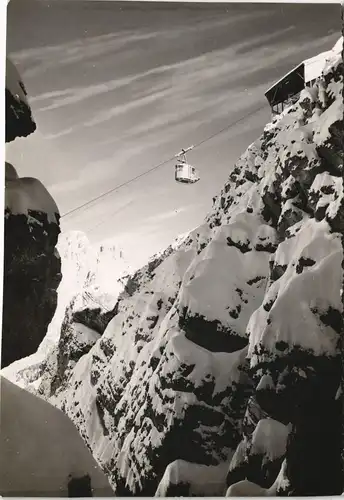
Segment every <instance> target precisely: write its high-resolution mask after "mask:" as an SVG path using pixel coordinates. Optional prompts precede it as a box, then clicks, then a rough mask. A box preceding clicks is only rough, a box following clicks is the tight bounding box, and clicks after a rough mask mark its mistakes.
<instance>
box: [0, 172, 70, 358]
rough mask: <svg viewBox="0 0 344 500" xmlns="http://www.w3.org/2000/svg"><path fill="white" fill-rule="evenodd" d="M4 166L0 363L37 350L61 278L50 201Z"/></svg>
mask: <svg viewBox="0 0 344 500" xmlns="http://www.w3.org/2000/svg"><path fill="white" fill-rule="evenodd" d="M6 170H7V171H8V175H7V177H6V185H5V230H4V231H5V247H4V294H3V328H2V360H1V365H2V367H4V366H7V365H9V364H10V363H12V362H13V361H15V360H17V359H20V358H23V357H25V356H28V355H29V354H32V353H33V352H35V351H36V350H37V348H38V346H39V344H40V343H41V342H42V340H43V338H44V336H45V335H46V332H47V328H48V325H49V323H50V321H51V318H52V317H53V315H54V313H55V309H56V305H57V293H56V290H57V287H58V285H59V283H60V280H61V272H60V258H59V255H58V253H57V251H56V249H55V246H56V243H57V238H58V234H59V231H60V229H59V214H58V209H57V207H56V205H55V202H54V200H53V199H52V198H51V196H50V195H49V193H48V192H47V190H46V189H45V187H44V186H43V185H42V184H41V183H40V182H39V181H38V180H37V179H31V178H18V176H17V175H15V173H14V172H15V171H14V169H13V167H12V166H8V164H7V165H6Z"/></svg>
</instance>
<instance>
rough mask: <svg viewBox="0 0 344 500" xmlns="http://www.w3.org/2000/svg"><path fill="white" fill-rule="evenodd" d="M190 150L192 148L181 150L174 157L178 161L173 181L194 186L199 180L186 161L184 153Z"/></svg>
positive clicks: (195, 171) (197, 174) (195, 170)
mask: <svg viewBox="0 0 344 500" xmlns="http://www.w3.org/2000/svg"><path fill="white" fill-rule="evenodd" d="M191 149H193V146H190V147H189V148H187V149H182V150H181V151H180V152H179V153H178V154H177V155H176V156H175V157H176V158H177V159H178V161H177V163H176V166H175V180H176V181H177V182H181V183H183V184H194V183H195V182H197V181H199V180H200V177H199V173H198V171H197V169H196V168H195V167H193V166H192V165H189V163H188V162H187V159H186V153H187V152H188V151H190V150H191Z"/></svg>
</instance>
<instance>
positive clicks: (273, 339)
mask: <svg viewBox="0 0 344 500" xmlns="http://www.w3.org/2000/svg"><path fill="white" fill-rule="evenodd" d="M342 44H343V39H340V40H339V41H338V43H337V44H336V46H335V47H334V48H333V50H332V51H331V53H330V54H329V57H328V60H327V62H326V66H325V68H324V70H323V75H322V77H321V78H319V79H318V80H317V81H316V83H315V85H314V86H313V87H312V88H307V89H305V90H304V91H303V92H302V93H301V96H300V99H299V100H298V102H297V103H295V104H294V105H292V106H290V107H289V108H288V109H286V110H285V111H284V112H283V113H282V115H279V116H277V117H275V118H274V120H273V121H272V123H270V124H269V125H268V126H267V127H266V128H265V130H264V133H263V134H262V136H261V137H260V138H259V139H257V141H255V142H254V143H253V144H251V145H250V146H249V147H248V149H247V151H246V152H245V153H244V154H243V155H242V157H241V158H240V159H239V160H238V162H237V163H236V165H235V167H234V168H233V169H232V171H231V173H230V176H229V179H228V182H227V183H226V185H225V186H224V188H223V190H222V191H221V193H220V194H219V195H218V196H217V197H216V198H215V199H214V203H213V208H212V211H211V213H210V214H209V215H208V217H207V218H206V220H205V221H204V223H203V224H202V225H201V226H199V227H198V228H196V229H195V230H193V231H192V232H191V233H190V234H189V235H188V236H186V237H185V238H183V239H181V241H178V244H174V245H172V246H171V247H169V248H168V249H167V250H166V251H165V252H162V253H161V254H159V255H158V256H156V257H155V258H153V259H152V260H151V261H150V262H149V263H148V264H147V265H146V266H144V267H143V268H142V269H140V270H139V271H137V272H136V273H134V274H133V275H132V276H131V277H130V278H129V280H128V282H127V283H126V286H125V288H124V291H123V292H122V293H121V294H120V296H119V300H118V302H117V304H116V306H115V308H114V309H113V311H112V314H113V317H112V319H111V320H110V322H109V323H108V324H107V326H106V328H105V330H104V332H100V333H99V337H98V338H95V337H92V339H91V340H90V337H91V336H92V335H91V332H90V328H91V330H92V332H94V331H95V330H94V328H92V327H90V325H91V323H90V318H89V317H86V319H85V321H84V322H83V326H82V335H83V336H84V337H83V338H85V339H86V338H87V339H89V341H88V344H87V349H86V352H83V355H81V356H80V355H79V354H80V349H79V350H78V349H76V350H77V352H78V355H77V356H76V358H77V359H76V361H75V362H73V364H72V365H70V366H69V368H68V369H67V370H65V369H63V370H61V366H65V365H66V364H68V363H70V360H71V352H72V351H73V349H74V348H75V343H74V344H73V341H72V342H69V343H67V344H66V343H65V344H64V345H62V344H59V349H60V350H59V352H58V356H59V359H60V361H61V362H60V364H59V365H56V366H57V369H58V376H56V366H55V372H53V370H52V371H51V372H47V373H49V377H48V379H45V380H43V381H41V384H40V386H39V387H38V388H36V390H37V391H38V393H40V394H41V395H42V396H44V397H46V398H47V399H49V400H50V402H52V403H53V404H54V405H56V406H57V407H59V408H61V409H62V410H63V411H64V412H65V413H66V414H67V415H68V416H69V417H70V418H71V419H72V421H73V422H74V423H75V425H76V426H77V428H78V429H79V432H80V434H81V435H82V437H83V438H84V440H85V441H86V442H87V444H88V446H89V447H90V449H91V450H92V453H93V456H94V457H95V458H96V460H97V462H98V463H99V464H100V466H101V467H102V469H103V470H104V472H105V473H106V474H107V476H108V478H109V481H110V483H111V485H112V487H113V488H114V490H115V491H116V495H118V496H122V495H145V496H151V495H156V496H161V495H162V496H174V495H184V496H188V495H201V496H202V495H225V494H226V491H227V496H238V495H239V496H257V495H263V496H264V495H268V496H271V495H275V494H277V495H295V496H300V495H334V494H339V493H341V492H342V491H343V471H342V462H341V452H342V448H343V447H342V444H341V443H342V401H341V399H342V395H341V394H342V393H341V392H340V390H339V388H340V384H341V352H340V341H341V333H342V331H343V326H342V314H343V304H342V283H343V271H342V269H343V267H342V266H343V264H342V263H343V235H344V218H343V214H344V206H343V205H344V192H343V150H344V144H343V133H344V122H343V111H344V109H343V94H342V92H343V60H342V54H341V51H342ZM99 314H100V316H101V312H100V313H99ZM91 319H92V321H94V320H95V318H94V317H93V318H91ZM78 325H80V323H78ZM78 328H79V326H78ZM85 328H88V329H87V330H85ZM74 338H75V337H74ZM85 342H86V340H85ZM86 343H87V342H86ZM66 345H68V346H69V347H68V349H67V351H66V349H65V346H66ZM90 346H91V347H90ZM68 356H69V357H68ZM61 363H62V364H61ZM52 375H53V376H54V379H53V380H54V382H53V383H52V378H51V376H52ZM47 386H49V389H47ZM52 386H53V387H52Z"/></svg>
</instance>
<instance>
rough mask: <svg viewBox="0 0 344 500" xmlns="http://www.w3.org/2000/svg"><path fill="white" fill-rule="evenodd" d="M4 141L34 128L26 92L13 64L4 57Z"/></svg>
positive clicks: (22, 135) (27, 132)
mask: <svg viewBox="0 0 344 500" xmlns="http://www.w3.org/2000/svg"><path fill="white" fill-rule="evenodd" d="M5 85H6V88H5V100H6V142H11V141H14V139H16V137H26V136H28V135H30V134H32V133H33V132H34V131H35V130H36V123H35V122H34V119H33V117H32V114H31V108H30V105H29V103H28V99H27V92H26V89H25V87H24V84H23V82H22V79H21V77H20V75H19V73H18V71H17V69H16V67H15V66H14V64H13V63H12V62H11V61H10V60H9V59H8V58H6V84H5Z"/></svg>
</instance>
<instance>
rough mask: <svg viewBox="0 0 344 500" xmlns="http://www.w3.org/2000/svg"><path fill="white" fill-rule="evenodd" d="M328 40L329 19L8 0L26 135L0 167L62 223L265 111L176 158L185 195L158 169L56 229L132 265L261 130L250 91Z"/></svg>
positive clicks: (326, 12) (174, 228)
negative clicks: (186, 178) (49, 198)
mask: <svg viewBox="0 0 344 500" xmlns="http://www.w3.org/2000/svg"><path fill="white" fill-rule="evenodd" d="M339 30H340V16H339V6H338V5H296V4H294V5H293V4H283V5H281V4H279V5H278V4H270V5H267V4H265V5H264V4H263V5H262V4H241V5H240V4H218V5H210V4H209V5H207V4H201V5H200V4H195V3H193V4H189V5H187V4H181V3H180V4H159V3H153V4H149V3H142V4H139V3H136V2H135V3H133V2H126V3H124V2H122V3H117V2H114V1H111V2H101V1H99V0H96V1H92V0H73V1H71V0H52V1H48V0H45V1H43V0H35V1H33V0H11V1H10V4H9V7H8V28H7V35H8V40H7V50H8V54H9V55H10V56H11V57H12V59H13V61H14V62H15V63H16V64H17V66H18V68H19V70H20V72H21V74H22V77H23V79H24V82H25V85H26V87H27V90H28V93H29V97H30V102H31V105H32V109H33V113H34V116H35V119H36V122H37V125H38V130H37V131H36V133H35V134H33V135H32V136H30V137H29V138H26V139H17V140H16V141H15V142H14V143H12V144H10V145H9V146H8V147H7V159H8V161H11V162H13V164H14V165H15V166H16V168H17V169H18V171H19V173H20V175H22V176H33V177H38V178H39V179H40V180H41V181H42V182H43V183H44V184H45V185H46V186H47V187H48V189H49V190H50V192H51V193H52V195H53V196H54V198H55V200H56V202H57V204H58V206H59V207H60V211H61V213H62V214H63V213H65V212H66V211H68V210H70V209H72V208H74V207H76V206H78V205H80V204H82V203H84V202H86V201H88V200H89V199H90V198H93V197H95V196H97V195H99V194H100V193H102V192H104V191H106V190H108V189H111V188H112V187H114V186H116V185H118V184H121V183H123V182H125V181H126V180H128V179H130V178H132V177H134V176H136V175H138V174H140V173H142V172H144V171H145V170H147V169H149V168H151V167H153V166H154V165H155V164H157V163H159V162H161V161H162V160H164V159H166V158H169V157H171V156H172V155H173V154H175V153H176V152H178V151H179V150H180V149H181V148H182V147H187V146H189V145H191V144H193V143H197V142H200V141H202V140H203V139H205V138H207V137H208V136H210V135H212V134H214V133H215V132H217V131H218V130H220V129H222V128H223V127H225V126H226V125H227V124H228V123H230V122H232V121H234V120H236V119H238V118H240V117H241V116H244V115H246V114H247V113H249V112H251V111H253V110H255V109H257V108H258V107H259V106H261V105H265V108H264V109H263V110H261V111H260V112H257V113H256V114H255V115H253V116H252V117H251V118H249V119H248V120H246V121H244V122H242V123H241V124H240V125H238V126H237V127H233V128H232V129H230V130H229V131H228V132H225V133H223V134H222V135H219V136H217V137H216V138H215V139H214V140H211V141H209V142H206V143H205V144H203V145H202V146H201V147H199V148H197V149H195V151H194V152H192V154H190V156H189V161H190V163H193V164H194V165H195V166H196V167H197V168H198V169H199V170H200V173H201V181H200V182H199V183H197V184H195V185H192V186H185V185H179V184H177V183H175V181H174V169H173V167H174V165H173V163H169V164H167V165H165V166H164V167H162V168H161V169H159V170H157V171H155V172H153V173H151V174H149V175H147V176H145V177H143V178H141V179H139V180H137V181H136V182H134V183H132V184H130V185H128V186H126V187H124V188H122V189H120V190H119V191H117V192H115V193H113V194H112V195H110V196H107V197H105V198H103V199H102V200H101V201H99V202H98V203H96V204H95V205H93V206H92V207H90V208H88V209H87V210H81V211H79V212H77V213H75V214H73V215H71V216H70V217H66V219H63V229H64V230H70V229H80V230H82V231H84V232H86V234H87V235H88V236H89V238H90V240H91V241H94V242H96V241H101V240H104V239H113V240H115V241H117V242H118V245H119V246H120V247H121V248H122V249H123V251H124V253H125V255H126V256H127V258H128V259H129V260H130V261H131V262H132V263H133V264H134V265H138V264H142V263H143V262H144V261H145V260H146V259H147V257H148V256H149V255H151V254H153V253H154V252H156V251H158V250H160V249H161V248H163V247H165V246H167V245H168V244H169V243H170V242H171V241H172V240H173V238H174V237H176V236H177V235H179V234H180V233H184V232H186V231H188V230H190V229H192V228H193V227H195V226H196V225H198V224H200V223H201V222H202V220H203V218H204V216H205V215H206V213H207V212H208V211H209V210H210V208H211V200H212V197H213V196H214V195H215V194H217V193H218V192H219V190H220V189H221V187H222V185H223V184H224V182H225V181H226V179H227V177H228V174H229V172H230V170H231V169H232V167H233V165H234V163H235V160H236V159H237V158H238V156H239V155H240V154H241V153H242V152H243V151H244V150H245V149H246V147H247V146H248V145H249V144H250V143H251V142H252V141H253V140H254V139H255V138H256V137H257V136H258V135H259V134H260V133H261V132H262V129H263V126H264V124H265V123H266V122H267V120H268V118H269V109H268V106H267V103H265V98H264V91H265V90H266V89H267V88H268V87H269V86H270V85H271V84H272V83H273V82H274V80H275V79H278V78H280V77H281V76H282V75H283V74H284V73H285V72H287V71H289V70H290V69H291V68H292V67H293V66H294V65H296V64H298V63H299V62H300V60H302V59H304V58H306V57H310V56H313V55H316V54H317V53H319V52H321V51H323V50H328V49H330V48H331V47H332V46H333V44H334V43H335V42H336V40H337V39H338V37H339Z"/></svg>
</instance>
